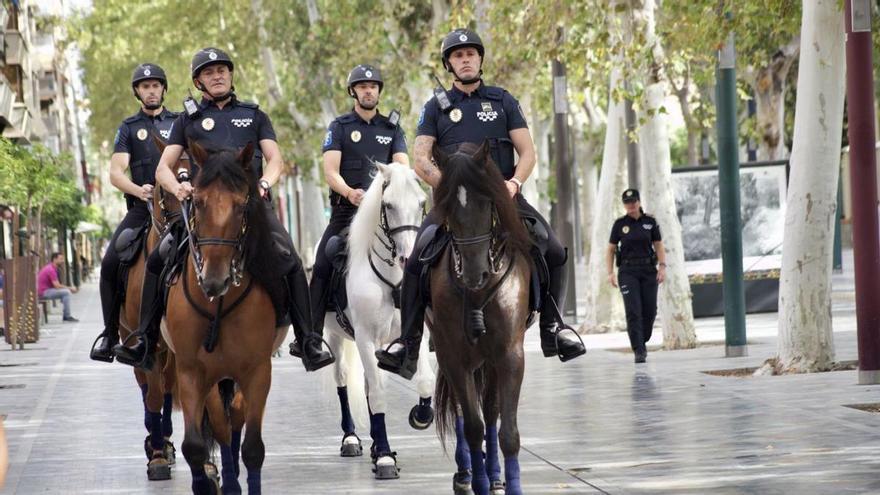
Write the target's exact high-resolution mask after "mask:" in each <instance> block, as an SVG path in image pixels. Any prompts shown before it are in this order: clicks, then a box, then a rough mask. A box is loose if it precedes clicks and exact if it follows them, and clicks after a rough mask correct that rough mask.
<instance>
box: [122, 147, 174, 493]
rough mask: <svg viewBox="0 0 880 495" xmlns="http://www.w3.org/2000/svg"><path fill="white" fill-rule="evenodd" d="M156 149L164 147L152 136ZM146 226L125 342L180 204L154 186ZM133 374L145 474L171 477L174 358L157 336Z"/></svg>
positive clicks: (128, 295)
mask: <svg viewBox="0 0 880 495" xmlns="http://www.w3.org/2000/svg"><path fill="white" fill-rule="evenodd" d="M155 141H156V144H157V146H159V148H160V149H163V148H164V147H165V145H164V143H162V141H160V140H159V139H158V138H156V139H155ZM178 167H183V168H188V167H189V160H188V159H187V158H185V157H184V158H183V159H181V160H180V163H179V164H178ZM150 206H151V208H150V217H151V223H152V225H151V226H150V229H149V231H148V233H147V240H146V244H145V247H144V249H142V250H141V251H140V252H139V253H138V255H137V258H136V259H135V260H134V262H132V264H131V265H130V267H129V269H128V283H127V284H126V287H125V300H124V302H123V305H122V308H121V310H120V312H119V338H120V342H125V341H126V340H127V339H128V338H129V337H130V336H131V334H132V333H133V332H134V331H135V330H137V328H138V326H139V324H140V317H141V301H142V291H143V282H144V271H145V270H146V259H147V257H148V256H149V253H151V252H152V251H153V250H154V249H155V248H156V247H157V245H158V243H159V237H160V235H161V233H162V232H163V231H164V230H165V227H166V226H167V225H168V222H169V221H171V220H172V219H173V217H174V216H176V215H180V203H179V202H178V201H177V199H176V198H175V197H174V196H173V195H171V194H165V193H164V192H163V191H162V189H161V188H160V187H156V189H155V190H154V193H153V199H152V202H151V203H150ZM134 376H135V379H136V380H137V383H138V386H139V387H140V389H141V395H142V397H143V401H144V426H145V427H146V429H147V437H146V438H145V439H144V451H145V453H146V455H147V461H148V464H147V477H148V478H149V479H150V480H167V479H170V478H171V465H173V464H174V461H175V459H174V457H175V455H174V444H173V443H171V433H172V425H171V409H172V405H173V400H172V391H173V390H174V357H173V355H172V354H171V353H170V352H168V348H167V346H166V345H165V342H163V341H162V340H161V339H160V341H159V343H158V350H157V352H156V361H155V364H154V365H153V366H152V367H151V369H150V370H149V371H145V370H144V369H141V368H137V367H136V368H134Z"/></svg>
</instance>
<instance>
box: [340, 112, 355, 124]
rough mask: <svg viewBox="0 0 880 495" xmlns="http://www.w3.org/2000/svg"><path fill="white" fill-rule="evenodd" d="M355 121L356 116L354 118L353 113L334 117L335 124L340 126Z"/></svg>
mask: <svg viewBox="0 0 880 495" xmlns="http://www.w3.org/2000/svg"><path fill="white" fill-rule="evenodd" d="M356 120H357V116H355V113H354V112H349V113H347V114H345V115H340V116H339V117H336V122H339V123H340V124H349V123H351V122H354V121H356Z"/></svg>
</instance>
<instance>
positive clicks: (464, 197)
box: [458, 186, 467, 208]
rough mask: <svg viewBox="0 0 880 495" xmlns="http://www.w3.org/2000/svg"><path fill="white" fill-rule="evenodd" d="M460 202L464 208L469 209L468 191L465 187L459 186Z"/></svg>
mask: <svg viewBox="0 0 880 495" xmlns="http://www.w3.org/2000/svg"><path fill="white" fill-rule="evenodd" d="M458 202H459V203H461V206H462V207H463V208H464V207H467V189H465V188H464V186H458Z"/></svg>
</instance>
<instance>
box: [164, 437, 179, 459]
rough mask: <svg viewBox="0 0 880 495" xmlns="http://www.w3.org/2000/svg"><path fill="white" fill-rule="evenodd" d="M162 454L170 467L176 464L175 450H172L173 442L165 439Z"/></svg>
mask: <svg viewBox="0 0 880 495" xmlns="http://www.w3.org/2000/svg"><path fill="white" fill-rule="evenodd" d="M162 454H163V455H164V456H165V460H166V461H168V464H169V465H170V466H173V465H175V464H177V449H175V448H174V442H172V441H171V440H169V439H167V438H166V439H165V448H164V449H163V450H162Z"/></svg>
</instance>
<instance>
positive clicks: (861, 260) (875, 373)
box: [844, 0, 880, 385]
mask: <svg viewBox="0 0 880 495" xmlns="http://www.w3.org/2000/svg"><path fill="white" fill-rule="evenodd" d="M844 3H845V5H846V7H845V17H846V100H847V115H848V117H849V131H848V132H849V170H850V183H851V185H852V202H853V205H854V208H853V219H852V230H853V258H854V260H853V261H854V267H855V282H856V325H857V330H858V343H859V384H862V385H869V384H875V383H880V304H878V303H877V295H878V294H880V239H878V231H877V181H876V177H877V155H876V151H875V142H874V73H873V63H872V61H871V58H872V57H871V55H872V54H871V1H870V0H846V1H845V2H844Z"/></svg>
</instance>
